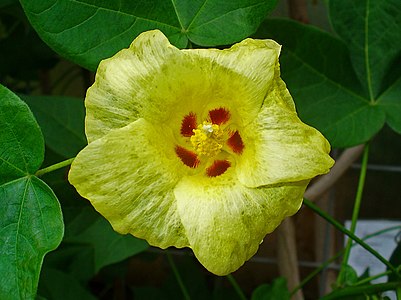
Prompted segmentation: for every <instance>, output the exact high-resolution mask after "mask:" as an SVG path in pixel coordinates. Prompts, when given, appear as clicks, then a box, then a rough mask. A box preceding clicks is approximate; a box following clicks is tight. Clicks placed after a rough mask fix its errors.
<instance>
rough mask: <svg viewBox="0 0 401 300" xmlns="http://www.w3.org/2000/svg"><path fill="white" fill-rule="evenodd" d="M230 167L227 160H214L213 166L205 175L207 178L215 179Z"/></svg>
mask: <svg viewBox="0 0 401 300" xmlns="http://www.w3.org/2000/svg"><path fill="white" fill-rule="evenodd" d="M230 166H231V164H230V162H229V161H227V160H215V161H214V162H213V165H211V166H210V167H209V168H207V169H206V174H207V176H209V177H216V176H219V175H221V174H224V172H225V171H227V169H228V168H229V167H230Z"/></svg>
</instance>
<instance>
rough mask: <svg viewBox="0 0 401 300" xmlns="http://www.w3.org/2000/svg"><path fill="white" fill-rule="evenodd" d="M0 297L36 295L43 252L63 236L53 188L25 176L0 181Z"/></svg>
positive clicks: (50, 248)
mask: <svg viewBox="0 0 401 300" xmlns="http://www.w3.org/2000/svg"><path fill="white" fill-rule="evenodd" d="M0 205H1V207H0V253H1V260H0V274H1V276H0V299H33V298H34V296H35V294H36V288H37V284H38V280H39V273H40V268H41V265H42V261H43V257H44V255H45V254H46V253H47V252H49V251H51V250H54V249H55V248H56V247H57V246H58V245H59V244H60V242H61V239H62V236H63V230H64V227H63V222H62V215H61V209H60V205H59V203H58V201H57V198H56V196H55V195H54V193H53V192H52V190H51V189H50V188H49V187H48V186H47V185H46V184H45V183H44V182H43V181H41V180H39V179H38V178H36V177H33V176H32V177H31V176H26V177H23V178H20V179H16V180H14V181H11V182H8V183H4V184H3V185H0Z"/></svg>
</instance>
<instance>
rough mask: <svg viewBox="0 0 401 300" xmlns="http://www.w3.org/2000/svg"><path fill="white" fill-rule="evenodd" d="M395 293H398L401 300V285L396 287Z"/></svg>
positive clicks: (398, 299) (398, 298)
mask: <svg viewBox="0 0 401 300" xmlns="http://www.w3.org/2000/svg"><path fill="white" fill-rule="evenodd" d="M395 294H396V295H397V300H401V287H398V288H396V289H395Z"/></svg>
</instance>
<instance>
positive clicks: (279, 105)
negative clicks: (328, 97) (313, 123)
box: [236, 78, 334, 187]
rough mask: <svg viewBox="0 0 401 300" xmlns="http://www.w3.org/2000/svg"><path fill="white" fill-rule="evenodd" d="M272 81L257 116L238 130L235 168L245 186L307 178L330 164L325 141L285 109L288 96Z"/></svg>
mask: <svg viewBox="0 0 401 300" xmlns="http://www.w3.org/2000/svg"><path fill="white" fill-rule="evenodd" d="M276 80H277V82H276V84H275V88H274V89H273V90H272V91H271V92H269V94H268V95H267V97H266V100H265V104H264V106H263V107H262V109H261V111H260V112H259V115H258V117H257V118H256V119H255V121H254V122H253V123H252V124H250V125H249V126H247V127H245V128H244V129H243V131H241V134H242V135H243V137H244V140H245V147H244V151H243V153H242V154H241V156H240V157H239V158H238V161H237V167H236V171H237V175H238V178H239V180H240V181H241V182H242V183H243V184H244V185H246V186H248V187H258V186H263V185H270V184H277V183H286V182H296V181H301V180H307V179H311V178H313V177H315V176H317V175H320V174H324V173H327V172H328V171H329V169H330V168H331V167H332V166H333V164H334V161H333V159H332V158H331V157H330V156H329V155H328V153H329V152H330V144H329V143H328V141H327V140H326V139H325V138H324V136H323V135H322V134H321V133H320V132H319V131H317V130H316V129H314V128H312V127H310V126H308V125H306V124H304V123H302V121H301V120H300V119H299V118H298V116H297V114H296V112H295V110H293V109H289V108H288V103H289V99H290V97H291V96H290V94H289V92H288V90H287V89H286V87H285V84H284V83H283V82H282V81H281V79H279V78H277V79H276Z"/></svg>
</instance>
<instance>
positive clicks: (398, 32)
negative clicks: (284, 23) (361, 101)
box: [329, 0, 401, 101]
mask: <svg viewBox="0 0 401 300" xmlns="http://www.w3.org/2000/svg"><path fill="white" fill-rule="evenodd" d="M329 10H330V19H331V23H332V25H333V27H334V30H335V31H336V32H337V33H338V35H339V36H340V37H341V38H342V40H343V41H344V42H345V43H346V45H347V47H348V49H349V51H350V54H351V60H352V65H353V66H354V69H355V71H356V73H357V76H358V78H359V80H360V82H361V83H362V85H363V86H364V88H365V90H366V92H367V93H368V94H369V100H371V101H374V100H375V99H376V97H377V96H378V95H379V92H381V91H382V80H383V78H384V76H385V75H386V72H387V71H388V69H389V67H390V65H391V63H392V62H393V61H394V59H395V58H396V56H397V55H398V54H399V53H400V51H401V43H400V41H401V5H400V1H399V0H359V1H349V0H334V1H330V2H329ZM385 84H386V83H384V85H385Z"/></svg>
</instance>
